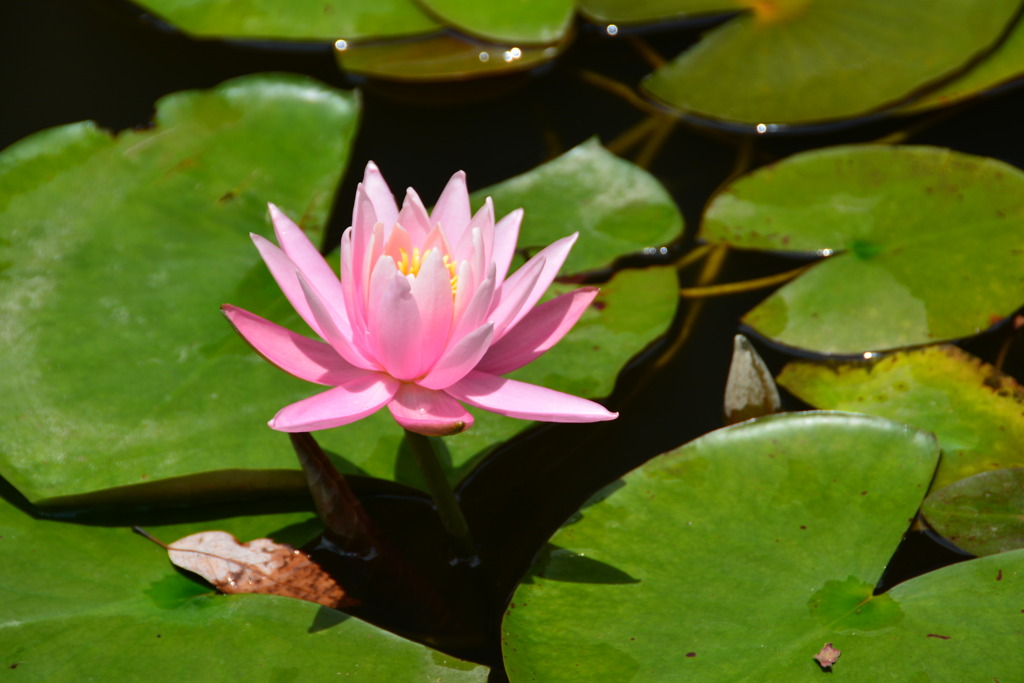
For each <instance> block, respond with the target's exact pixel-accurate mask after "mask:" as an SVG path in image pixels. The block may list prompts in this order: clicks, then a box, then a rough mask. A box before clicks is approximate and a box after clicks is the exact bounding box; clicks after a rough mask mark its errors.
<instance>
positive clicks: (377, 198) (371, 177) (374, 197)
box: [353, 161, 398, 227]
mask: <svg viewBox="0 0 1024 683" xmlns="http://www.w3.org/2000/svg"><path fill="white" fill-rule="evenodd" d="M362 185H363V190H364V191H365V192H366V196H367V197H368V198H369V200H370V202H371V203H372V204H373V211H374V213H375V214H376V216H377V221H376V222H378V223H383V224H384V225H385V226H388V227H391V226H392V225H394V224H395V221H397V220H398V204H396V203H395V196H394V195H393V194H392V193H391V189H390V188H389V187H388V184H387V183H386V182H384V176H383V175H381V172H380V169H379V168H377V164H375V163H373V162H372V161H371V162H370V163H368V164H366V171H364V172H363V182H362ZM353 225H355V223H353Z"/></svg>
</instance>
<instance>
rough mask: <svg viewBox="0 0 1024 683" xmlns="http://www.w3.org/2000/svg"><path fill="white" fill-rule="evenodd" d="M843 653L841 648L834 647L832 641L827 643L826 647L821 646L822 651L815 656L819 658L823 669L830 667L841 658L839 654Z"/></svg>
mask: <svg viewBox="0 0 1024 683" xmlns="http://www.w3.org/2000/svg"><path fill="white" fill-rule="evenodd" d="M840 654H842V653H841V652H840V651H839V650H837V649H835V648H834V647H832V643H825V647H823V648H821V651H820V652H819V653H818V654H816V655H814V658H815V659H817V660H818V664H819V665H820V666H821V668H822V669H830V668H832V665H833V664H835V663H836V660H837V659H839V655H840Z"/></svg>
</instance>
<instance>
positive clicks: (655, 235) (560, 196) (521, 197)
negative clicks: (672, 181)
mask: <svg viewBox="0 0 1024 683" xmlns="http://www.w3.org/2000/svg"><path fill="white" fill-rule="evenodd" d="M484 197H493V198H494V205H495V206H496V207H498V209H499V213H504V212H505V210H506V209H505V207H508V208H513V207H517V206H521V207H523V208H524V209H525V211H526V218H525V219H524V220H523V227H522V229H521V230H520V233H519V246H520V248H527V249H530V250H536V249H539V248H541V247H544V246H545V245H547V244H549V243H551V242H552V241H553V240H554V239H555V238H557V237H562V236H565V235H568V234H570V233H572V232H575V231H577V230H578V231H579V232H580V239H579V241H578V242H577V243H576V245H575V246H574V247H573V249H572V252H570V253H569V258H568V259H567V260H566V262H565V266H563V272H565V273H571V274H577V273H581V272H585V271H590V270H595V269H599V268H603V267H606V266H609V265H611V263H612V262H613V261H614V260H615V259H616V258H617V257H619V256H623V255H625V254H629V253H635V252H639V251H641V250H642V249H644V248H648V247H655V246H658V245H662V244H665V243H667V242H671V241H672V240H674V239H677V238H678V237H679V235H680V233H681V232H682V230H683V217H682V215H680V213H679V209H678V208H677V207H676V204H675V202H674V201H673V199H672V197H671V195H669V193H668V191H666V190H665V188H664V187H662V185H661V184H660V183H659V182H658V181H657V180H655V178H654V177H653V176H651V175H650V174H648V173H647V172H645V171H644V170H642V169H641V168H640V167H638V166H635V165H634V164H631V163H629V162H628V161H624V160H623V159H620V158H619V157H617V156H615V155H614V154H612V153H611V152H609V151H608V150H606V149H605V148H604V147H602V146H601V144H600V143H599V142H598V141H597V140H596V139H592V140H589V141H587V142H584V143H583V144H581V145H578V146H577V147H575V148H573V149H571V150H569V151H568V152H566V153H565V154H563V155H562V156H560V157H558V158H557V159H554V160H553V161H550V162H548V163H546V164H544V165H543V166H538V167H537V168H535V169H533V170H532V171H530V172H528V173H524V174H522V175H520V176H516V177H515V178H511V179H509V180H506V181H504V182H501V183H498V184H497V185H494V186H492V187H488V188H486V189H483V190H480V191H479V192H474V193H473V200H474V205H475V206H479V205H480V204H482V203H483V200H484Z"/></svg>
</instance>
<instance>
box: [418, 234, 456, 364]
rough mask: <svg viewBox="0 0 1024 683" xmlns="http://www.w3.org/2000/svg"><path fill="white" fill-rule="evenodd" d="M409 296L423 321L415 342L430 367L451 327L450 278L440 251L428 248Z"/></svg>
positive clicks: (441, 349)
mask: <svg viewBox="0 0 1024 683" xmlns="http://www.w3.org/2000/svg"><path fill="white" fill-rule="evenodd" d="M412 295H413V298H415V299H416V306H417V308H418V309H419V312H420V321H421V322H422V323H423V330H422V332H421V333H420V334H421V336H420V337H419V338H418V339H417V340H416V341H415V342H414V343H418V344H419V345H420V346H421V353H422V359H423V364H424V366H426V367H430V366H431V365H433V364H434V362H435V361H436V360H437V359H438V357H439V356H440V355H441V352H442V351H443V350H444V348H445V345H446V344H447V343H448V333H449V331H450V330H451V326H452V281H451V275H450V274H449V272H448V269H447V268H446V267H445V265H444V260H443V257H442V256H441V252H439V251H437V250H436V249H435V250H434V251H431V252H430V253H429V254H428V255H427V258H426V260H425V261H424V262H423V264H422V265H421V266H420V272H419V275H417V276H416V277H415V278H413V281H412Z"/></svg>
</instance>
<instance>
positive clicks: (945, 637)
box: [928, 633, 953, 640]
mask: <svg viewBox="0 0 1024 683" xmlns="http://www.w3.org/2000/svg"><path fill="white" fill-rule="evenodd" d="M928 637H929V638H939V639H941V640H949V639H950V638H952V637H953V636H940V635H939V634H938V633H929V634H928Z"/></svg>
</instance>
